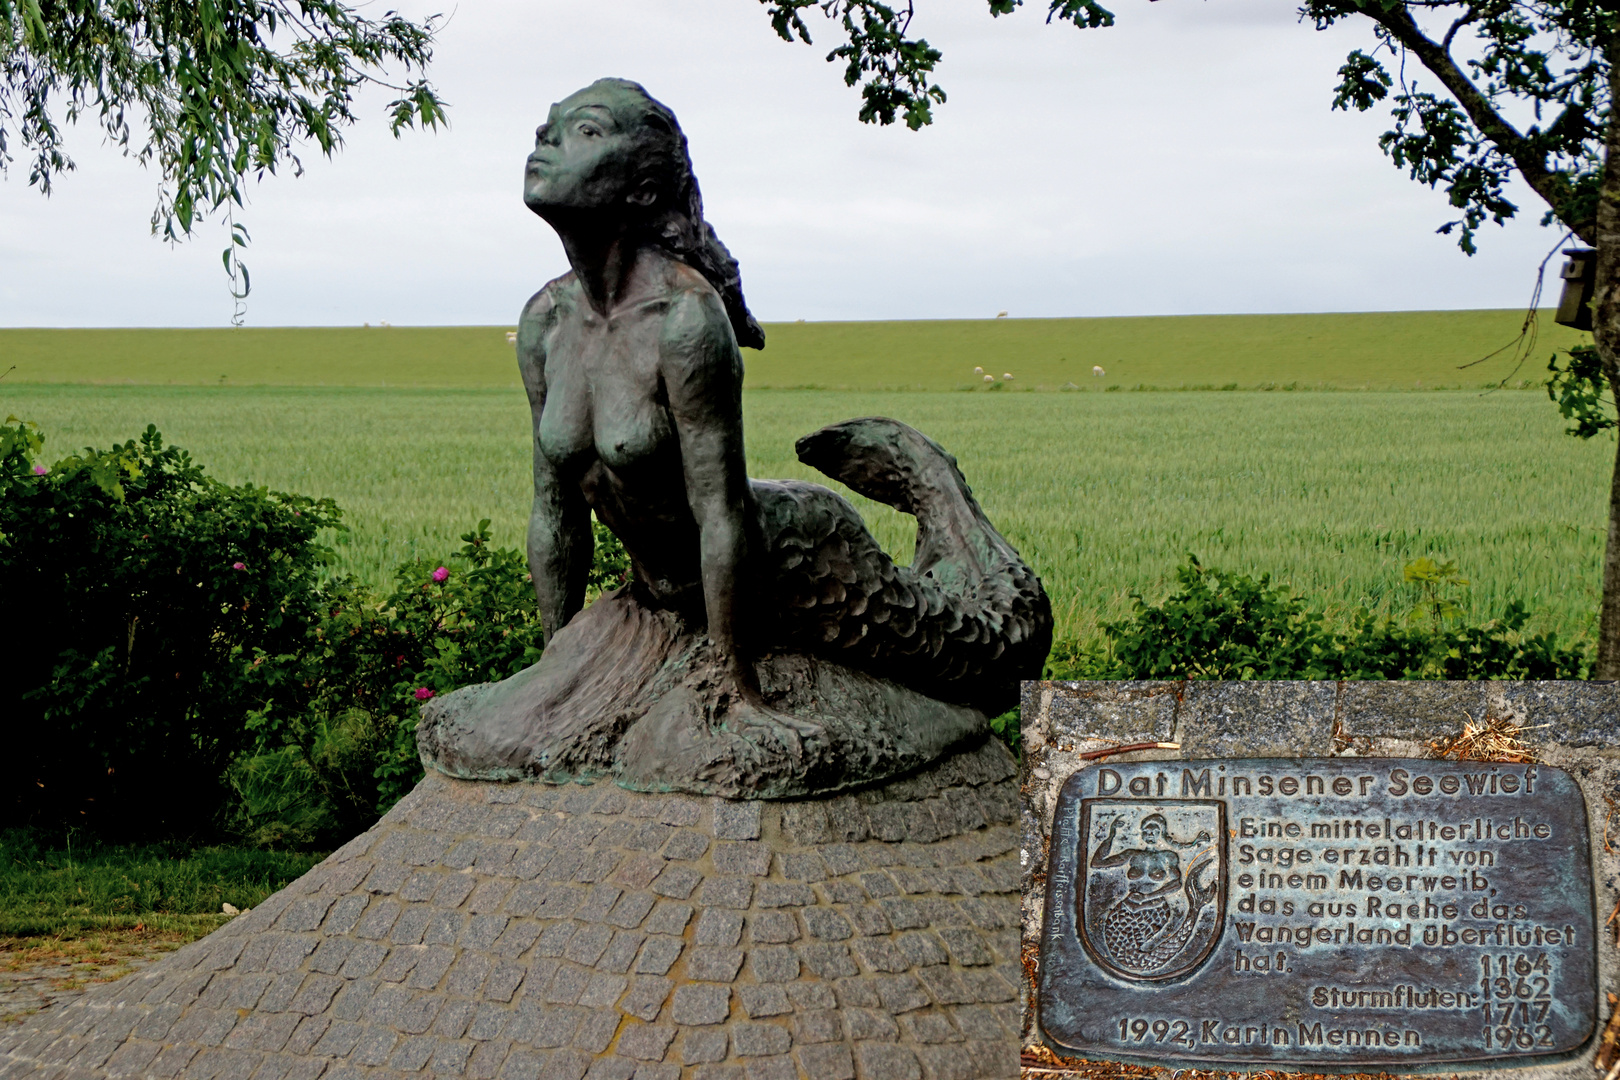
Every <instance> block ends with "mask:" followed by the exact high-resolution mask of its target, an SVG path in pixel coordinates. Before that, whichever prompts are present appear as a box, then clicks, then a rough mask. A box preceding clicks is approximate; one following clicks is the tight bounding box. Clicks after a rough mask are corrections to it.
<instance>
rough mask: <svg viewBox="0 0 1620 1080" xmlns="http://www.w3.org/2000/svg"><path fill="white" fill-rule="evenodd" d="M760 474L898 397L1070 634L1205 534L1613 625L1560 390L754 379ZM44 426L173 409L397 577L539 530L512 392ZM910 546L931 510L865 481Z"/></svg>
mask: <svg viewBox="0 0 1620 1080" xmlns="http://www.w3.org/2000/svg"><path fill="white" fill-rule="evenodd" d="M745 410H746V417H747V441H748V452H749V468H750V472H751V474H752V475H755V476H762V477H783V476H791V477H804V478H811V479H822V478H820V477H819V476H818V475H817V474H815V473H814V472H812V471H811V470H809V469H807V468H805V467H804V466H802V465H800V464H799V463H798V461H797V460H795V459H794V457H793V452H792V444H793V440H794V439H795V438H796V437H797V436H799V435H801V434H804V433H805V432H808V431H811V430H813V429H814V428H816V427H818V426H820V425H822V424H826V423H830V422H833V421H837V420H842V419H846V418H848V417H852V416H861V415H873V414H878V415H889V416H895V417H897V418H899V419H902V420H905V421H906V422H908V423H911V424H914V425H915V426H917V427H918V428H921V429H922V430H923V431H926V432H928V433H929V434H930V435H932V436H933V437H935V438H936V439H938V440H939V441H940V442H941V443H942V444H943V445H945V446H946V447H947V448H948V449H950V450H951V451H952V452H953V453H954V454H956V455H957V457H958V459H959V460H960V462H961V464H962V467H963V470H964V472H965V473H966V475H967V477H968V479H969V481H970V482H971V483H972V484H973V486H974V490H975V491H976V493H977V494H978V495H979V497H980V499H981V500H982V502H983V504H984V506H985V509H986V511H987V512H988V513H989V515H990V517H991V519H992V520H993V521H995V522H996V523H997V525H998V527H1000V528H1001V530H1002V531H1003V532H1004V533H1005V534H1006V535H1007V537H1008V539H1010V540H1011V541H1012V543H1013V544H1014V545H1015V546H1016V547H1017V548H1018V549H1019V550H1020V551H1021V552H1022V553H1023V554H1024V555H1025V557H1026V558H1028V559H1029V561H1030V562H1031V563H1032V564H1033V565H1034V566H1035V568H1036V569H1037V571H1038V572H1039V573H1040V574H1041V576H1042V578H1043V580H1044V581H1045V582H1046V585H1047V588H1048V590H1049V591H1050V593H1051V595H1052V597H1053V601H1054V605H1055V607H1056V609H1057V618H1058V633H1059V637H1060V639H1063V638H1067V639H1071V640H1073V639H1084V638H1088V637H1090V636H1092V635H1094V634H1095V633H1096V631H1097V627H1098V624H1099V622H1101V621H1104V620H1108V619H1115V618H1118V617H1120V616H1121V615H1123V614H1124V613H1126V612H1127V611H1128V610H1129V609H1130V605H1131V600H1130V594H1131V593H1132V592H1133V591H1136V592H1141V593H1144V594H1145V595H1147V596H1148V597H1149V598H1150V599H1158V598H1159V597H1162V596H1163V594H1164V591H1165V589H1166V588H1167V587H1168V585H1169V583H1170V582H1171V581H1172V572H1173V570H1174V568H1175V566H1176V565H1177V564H1178V563H1180V562H1181V561H1182V560H1183V559H1184V557H1185V555H1186V554H1187V553H1188V552H1194V553H1196V554H1198V556H1199V557H1200V558H1201V559H1202V560H1203V561H1204V563H1205V565H1207V566H1216V567H1221V568H1225V569H1232V570H1241V571H1246V572H1250V573H1260V572H1270V573H1272V574H1274V575H1275V576H1276V577H1277V578H1278V579H1280V580H1284V581H1287V582H1289V583H1290V584H1291V585H1292V586H1293V587H1294V588H1295V589H1296V590H1298V591H1300V592H1302V593H1306V594H1308V595H1311V596H1313V597H1317V598H1320V599H1321V600H1322V601H1323V602H1325V603H1327V604H1328V605H1329V606H1330V607H1331V608H1333V609H1336V610H1339V611H1343V610H1345V609H1348V608H1353V607H1354V606H1356V605H1359V604H1367V605H1369V606H1372V607H1375V608H1383V609H1388V610H1396V611H1404V610H1405V609H1406V608H1407V607H1408V606H1410V605H1411V604H1412V603H1413V602H1414V597H1412V596H1411V595H1409V592H1408V589H1409V587H1408V586H1405V585H1403V584H1402V583H1401V568H1402V566H1403V565H1404V563H1406V562H1408V561H1410V560H1411V559H1414V558H1416V557H1418V556H1420V555H1432V556H1436V557H1441V558H1449V559H1455V560H1457V562H1458V564H1459V566H1460V568H1461V570H1462V572H1463V573H1464V575H1465V576H1467V577H1468V578H1470V579H1471V580H1472V582H1473V585H1472V587H1471V588H1470V589H1469V590H1468V595H1467V596H1466V597H1465V598H1464V599H1463V607H1464V609H1465V611H1466V612H1467V616H1468V618H1470V619H1471V620H1476V619H1484V618H1487V617H1490V616H1491V615H1493V614H1495V613H1496V612H1498V611H1499V610H1500V609H1501V606H1502V604H1503V603H1504V602H1505V601H1506V600H1507V599H1508V598H1509V597H1517V598H1519V599H1522V600H1523V601H1524V602H1525V603H1526V604H1527V605H1529V607H1530V608H1531V609H1532V610H1533V611H1535V612H1537V613H1538V614H1537V621H1536V624H1535V625H1536V628H1537V629H1555V630H1557V631H1559V633H1560V634H1561V635H1563V636H1566V637H1567V636H1569V635H1572V634H1575V635H1584V636H1590V632H1591V630H1592V626H1593V621H1594V617H1595V616H1594V612H1595V611H1596V607H1597V602H1598V596H1599V588H1600V580H1601V572H1600V565H1601V564H1600V559H1601V555H1602V549H1603V538H1604V524H1605V504H1604V497H1605V493H1606V492H1607V490H1608V475H1609V471H1610V470H1611V469H1612V468H1613V462H1614V448H1613V444H1612V442H1609V441H1608V440H1602V439H1600V440H1594V441H1592V442H1590V443H1583V442H1579V441H1577V440H1574V439H1571V438H1568V437H1567V436H1565V435H1563V434H1562V427H1563V422H1562V420H1561V419H1560V417H1559V416H1558V415H1557V412H1556V411H1555V410H1554V409H1553V408H1552V406H1551V405H1550V404H1549V403H1548V401H1547V400H1546V397H1545V395H1543V394H1540V393H1534V392H1502V393H1496V394H1489V395H1482V394H1480V393H1478V392H1472V391H1450V392H1437V393H1425V394H1413V393H1397V392H1367V393H1324V392H1298V393H1292V394H1276V393H1259V392H1236V393H1227V394H1212V393H1196V392H1170V393H1155V394H971V395H970V394H917V393H902V392H878V391H871V392H839V391H815V392H806V391H772V390H756V391H749V392H748V393H747V394H746V401H745ZM7 412H14V413H17V414H18V415H21V416H27V417H29V418H31V419H34V420H36V421H38V422H40V423H41V424H42V425H43V426H44V429H45V431H46V433H47V436H48V439H49V441H48V442H47V444H46V450H47V457H50V456H52V455H54V454H61V453H66V452H67V451H69V450H71V449H74V448H77V447H78V446H80V445H83V444H88V443H93V444H106V443H109V442H111V441H112V440H114V439H125V438H129V437H131V436H133V435H134V434H135V433H136V431H137V430H138V428H139V427H140V426H142V425H144V424H145V423H146V422H149V421H150V422H153V423H156V424H157V425H158V426H159V427H160V428H161V429H162V430H163V432H164V434H165V435H166V436H167V437H168V438H169V439H170V440H171V441H172V442H175V443H177V444H179V445H181V446H184V447H186V448H188V449H190V450H191V451H192V452H193V453H194V454H195V455H196V456H197V458H198V460H200V461H201V462H202V463H203V464H205V465H206V466H207V467H208V468H209V470H210V471H211V472H212V473H213V474H215V475H217V476H220V477H222V478H225V479H228V480H232V481H242V480H247V479H252V480H254V481H256V482H258V483H263V484H269V485H271V486H274V487H279V488H283V489H287V490H294V491H300V492H304V493H307V494H312V495H330V496H332V497H334V498H336V499H337V500H338V502H339V504H340V505H341V506H343V507H344V508H345V509H346V510H348V511H349V518H348V520H349V523H350V524H351V526H352V527H353V529H354V531H353V532H352V533H351V534H349V535H348V536H346V537H344V538H343V539H342V543H341V544H340V546H339V548H338V552H339V561H338V569H339V570H342V571H349V572H354V573H357V574H359V575H360V576H362V577H364V578H367V579H369V580H372V581H374V582H381V581H382V580H383V579H384V578H385V577H386V574H387V571H388V568H390V567H391V566H392V565H393V564H394V563H396V562H399V561H401V560H403V559H406V558H410V557H412V556H416V555H423V556H427V557H432V558H438V557H441V556H442V555H444V554H447V553H448V552H450V551H452V550H454V549H455V547H456V546H458V544H457V536H458V535H459V534H460V533H461V532H463V531H465V530H466V529H467V528H470V527H471V526H472V525H473V524H474V523H476V522H477V520H478V519H479V518H482V517H488V518H491V519H492V520H493V525H492V530H493V532H494V534H495V537H496V540H497V542H498V543H499V544H501V545H509V546H519V545H521V543H522V538H523V531H524V528H525V526H526V519H527V514H528V506H529V499H530V490H529V476H528V468H529V455H530V449H529V441H528V440H529V435H528V427H529V415H528V408H527V404H526V402H525V401H524V399H523V397H522V395H521V393H518V392H515V391H510V390H494V389H488V390H473V389H467V390H419V389H418V390H393V389H390V390H386V391H385V390H366V389H358V388H353V389H334V388H327V389H314V388H258V389H253V388H236V389H232V388H193V387H119V388H111V387H93V386H66V387H64V386H43V385H29V384H10V383H9V381H8V382H7V383H0V415H3V414H5V413H7ZM855 501H856V502H857V504H858V505H860V506H861V508H862V512H863V513H864V514H865V515H866V516H867V519H868V521H869V522H870V523H871V525H872V528H873V531H874V532H875V533H876V534H877V535H878V537H879V538H880V539H881V540H882V541H883V543H884V544H885V546H886V547H887V548H888V549H889V550H890V551H891V552H892V553H894V554H896V556H897V557H899V558H900V559H902V560H904V559H908V558H909V557H910V550H911V542H912V529H911V525H910V519H909V518H905V517H903V516H902V515H900V514H898V513H896V512H894V511H892V510H890V509H888V508H887V507H880V506H875V505H873V504H871V503H868V502H866V501H865V500H861V499H859V498H858V497H857V498H856V499H855Z"/></svg>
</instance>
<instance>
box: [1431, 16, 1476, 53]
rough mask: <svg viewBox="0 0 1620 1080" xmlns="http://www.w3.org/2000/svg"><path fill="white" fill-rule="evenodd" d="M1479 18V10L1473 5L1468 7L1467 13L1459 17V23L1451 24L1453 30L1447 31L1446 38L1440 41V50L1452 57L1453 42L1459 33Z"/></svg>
mask: <svg viewBox="0 0 1620 1080" xmlns="http://www.w3.org/2000/svg"><path fill="white" fill-rule="evenodd" d="M1477 18H1479V10H1478V9H1477V8H1475V7H1474V6H1473V5H1472V4H1470V5H1468V10H1467V11H1465V12H1463V13H1462V14H1461V15H1459V16H1457V21H1456V22H1454V23H1452V24H1451V29H1450V30H1447V31H1446V36H1445V37H1444V38H1443V39H1441V41H1440V48H1441V49H1443V50H1444V51H1445V53H1446V55H1447V56H1449V55H1451V42H1452V39H1453V38H1455V37H1456V36H1457V31H1459V30H1461V29H1462V28H1463V27H1465V26H1467V25H1468V24H1469V23H1471V22H1473V21H1474V20H1475V19H1477Z"/></svg>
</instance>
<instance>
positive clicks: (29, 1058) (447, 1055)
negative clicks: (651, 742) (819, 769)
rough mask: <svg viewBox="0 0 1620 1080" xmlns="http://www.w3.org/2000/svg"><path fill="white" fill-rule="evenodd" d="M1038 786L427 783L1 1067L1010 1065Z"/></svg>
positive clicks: (41, 1034)
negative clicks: (731, 790)
mask: <svg viewBox="0 0 1620 1080" xmlns="http://www.w3.org/2000/svg"><path fill="white" fill-rule="evenodd" d="M1014 777H1015V770H1014V768H1013V766H1012V763H1011V761H1010V759H1009V757H1008V755H1007V753H1006V751H1005V750H1003V749H1002V748H1001V747H1000V745H999V744H995V743H989V744H985V745H982V746H979V747H975V748H971V749H968V750H965V751H962V752H959V753H958V754H956V755H955V756H954V757H953V758H951V759H948V760H946V761H944V762H940V763H937V764H936V765H935V766H934V767H933V768H932V769H930V770H925V771H924V772H923V773H920V774H918V775H916V776H913V777H909V778H907V779H905V780H903V781H897V782H894V783H890V784H887V785H882V786H879V787H875V788H870V789H865V790H862V791H858V792H854V793H849V794H844V795H839V796H836V797H833V798H823V799H816V800H799V801H789V802H781V803H772V802H734V801H727V800H722V799H714V798H701V797H696V796H666V795H652V794H641V793H636V792H628V791H623V790H620V789H617V788H612V787H610V786H606V785H593V786H581V785H557V786H548V785H545V784H514V785H501V784H485V783H474V782H466V781H457V780H452V779H449V778H446V777H443V776H439V775H437V774H435V775H430V776H428V777H427V778H426V779H424V780H423V781H422V783H421V784H420V785H419V786H418V788H417V789H416V790H415V791H414V792H413V793H412V794H411V795H410V796H408V797H407V798H406V799H404V800H402V801H401V802H400V803H399V804H398V805H397V806H396V807H395V808H394V809H393V810H391V811H390V812H389V813H388V814H387V815H385V816H384V817H383V819H382V820H381V821H379V822H378V823H377V825H376V826H374V827H373V828H372V829H371V830H370V831H368V832H367V833H366V834H363V835H362V836H360V837H357V838H355V840H354V841H351V842H350V843H349V844H346V845H344V846H343V847H342V848H340V849H339V850H338V851H337V852H334V853H333V855H332V856H330V857H329V858H328V859H327V860H326V861H325V862H324V863H322V864H321V865H320V866H319V867H317V868H315V869H314V870H312V871H311V872H310V873H309V874H307V875H305V876H304V877H303V878H301V879H299V881H297V882H294V883H293V884H292V885H290V886H288V887H287V888H286V889H284V890H282V892H281V893H278V894H276V895H275V896H272V897H270V898H268V899H267V900H265V901H264V902H263V903H261V904H260V905H259V906H258V907H257V908H255V909H254V910H253V911H251V912H248V913H245V914H243V915H242V916H239V917H238V918H237V919H236V920H235V921H233V922H232V923H230V924H229V925H227V926H226V927H224V928H222V929H221V930H220V931H219V932H217V933H215V934H214V935H212V936H210V937H209V938H207V939H205V940H204V941H201V942H198V943H195V944H194V945H191V946H187V947H186V948H184V949H181V950H178V951H176V952H174V953H171V954H168V955H167V956H165V957H163V958H161V959H159V960H157V961H155V962H153V963H152V964H150V965H149V966H147V967H144V968H142V969H140V970H138V971H136V972H135V973H134V974H131V975H129V976H127V977H126V978H124V979H122V980H119V981H117V982H113V983H108V984H104V985H97V986H93V987H91V988H89V989H87V990H85V991H84V992H82V993H81V994H79V995H77V996H76V997H73V998H71V999H64V1000H63V1001H61V1002H60V1003H58V1004H54V1005H52V1006H50V1007H49V1008H47V1009H45V1010H43V1011H42V1012H40V1013H38V1014H36V1015H34V1016H32V1017H29V1018H27V1019H26V1020H24V1021H22V1022H21V1023H20V1024H18V1025H16V1026H15V1027H13V1028H10V1029H5V1030H0V1078H3V1080H10V1078H12V1077H18V1078H20V1077H24V1076H31V1077H32V1076H37V1077H40V1078H42V1080H43V1078H44V1077H47V1076H49V1077H53V1078H57V1077H59V1078H60V1080H68V1078H70V1077H75V1076H79V1075H84V1076H87V1077H88V1076H103V1075H105V1076H118V1077H125V1076H128V1077H152V1078H161V1080H225V1078H227V1077H240V1078H241V1080H306V1078H307V1080H340V1078H348V1077H354V1078H356V1080H360V1078H366V1080H379V1078H382V1077H389V1078H394V1077H404V1076H406V1075H416V1074H423V1075H426V1074H432V1075H442V1076H458V1077H463V1078H471V1080H524V1078H534V1080H540V1078H545V1080H553V1078H556V1080H584V1078H586V1077H589V1076H594V1077H602V1078H614V1077H617V1078H621V1080H778V1078H780V1080H792V1078H797V1077H801V1076H805V1077H811V1078H813V1080H856V1078H857V1077H859V1078H860V1080H869V1078H870V1080H889V1078H901V1077H915V1078H916V1080H922V1078H923V1077H924V1076H925V1075H926V1076H928V1077H930V1078H931V1077H933V1076H936V1075H938V1076H944V1075H953V1076H954V1075H963V1076H972V1077H981V1076H982V1077H1001V1076H1011V1075H1013V1074H1014V1071H1015V1070H1016V1068H1017V1038H1016V1032H1015V1030H1014V1029H1015V1028H1016V1027H1017V1025H1018V1018H1017V1010H1018V1005H1017V992H1016V990H1015V986H1016V981H1017V979H1018V977H1019V975H1018V966H1017V957H1016V947H1017V937H1016V935H1017V933H1018V925H1019V918H1018V902H1017V899H1016V893H1015V891H1014V890H1016V888H1017V887H1018V884H1019V874H1020V867H1019V856H1018V851H1019V827H1020V826H1019V824H1018V823H1017V820H1016V805H1017V796H1016V789H1015V788H1014ZM939 1051H945V1054H944V1055H943V1056H941V1055H940V1054H939V1053H937V1052H939ZM947 1070H951V1071H949V1072H947Z"/></svg>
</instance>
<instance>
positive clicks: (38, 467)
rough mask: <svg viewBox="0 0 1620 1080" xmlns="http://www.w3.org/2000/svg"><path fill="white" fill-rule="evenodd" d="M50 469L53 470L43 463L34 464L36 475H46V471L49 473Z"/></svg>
mask: <svg viewBox="0 0 1620 1080" xmlns="http://www.w3.org/2000/svg"><path fill="white" fill-rule="evenodd" d="M50 471H51V470H49V469H47V468H46V467H45V466H43V465H35V466H34V475H35V476H44V475H45V474H46V473H48V472H50Z"/></svg>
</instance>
